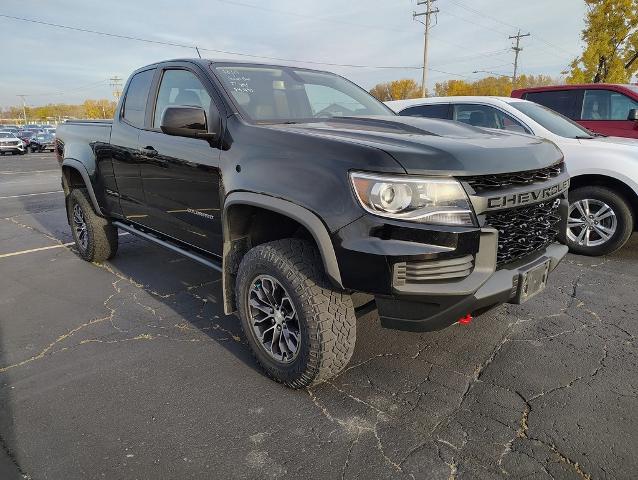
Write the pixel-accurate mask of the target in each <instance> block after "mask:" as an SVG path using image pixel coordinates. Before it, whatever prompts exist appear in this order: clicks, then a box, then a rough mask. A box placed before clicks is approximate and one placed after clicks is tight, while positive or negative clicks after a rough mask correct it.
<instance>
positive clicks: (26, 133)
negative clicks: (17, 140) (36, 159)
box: [19, 130, 34, 138]
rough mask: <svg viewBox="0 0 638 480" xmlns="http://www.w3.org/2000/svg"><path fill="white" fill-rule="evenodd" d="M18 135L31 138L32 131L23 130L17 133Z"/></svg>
mask: <svg viewBox="0 0 638 480" xmlns="http://www.w3.org/2000/svg"><path fill="white" fill-rule="evenodd" d="M19 135H20V136H22V137H26V138H31V137H33V135H34V133H33V132H30V131H28V130H23V131H22V132H20V133H19Z"/></svg>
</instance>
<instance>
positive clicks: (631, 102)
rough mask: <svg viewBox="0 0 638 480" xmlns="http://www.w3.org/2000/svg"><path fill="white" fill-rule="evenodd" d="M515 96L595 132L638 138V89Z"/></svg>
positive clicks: (601, 87)
mask: <svg viewBox="0 0 638 480" xmlns="http://www.w3.org/2000/svg"><path fill="white" fill-rule="evenodd" d="M512 97H514V98H522V99H524V100H530V101H532V102H536V103H540V104H541V105H545V106H546V107H548V108H551V109H552V110H555V111H557V112H558V113H560V114H562V115H565V116H566V117H568V118H570V119H572V120H574V121H576V122H578V123H579V124H581V125H582V126H583V127H585V128H587V129H589V130H591V131H592V132H596V133H600V134H602V135H610V136H616V137H629V138H638V86H636V85H615V84H608V83H594V84H586V85H559V86H555V87H537V88H524V89H520V90H514V91H513V92H512Z"/></svg>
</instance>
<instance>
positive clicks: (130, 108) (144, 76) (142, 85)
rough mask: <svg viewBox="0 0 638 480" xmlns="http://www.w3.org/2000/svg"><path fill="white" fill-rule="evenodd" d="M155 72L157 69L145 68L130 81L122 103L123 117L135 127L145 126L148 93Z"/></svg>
mask: <svg viewBox="0 0 638 480" xmlns="http://www.w3.org/2000/svg"><path fill="white" fill-rule="evenodd" d="M154 74H155V69H151V70H144V71H143V72H139V73H136V74H135V75H133V77H132V78H131V81H130V82H129V85H128V88H127V90H126V96H125V97H124V103H123V104H122V118H123V119H124V120H125V121H126V123H128V124H130V125H132V126H134V127H137V128H144V119H145V117H146V104H147V101H148V93H149V91H150V89H151V82H152V81H153V75H154Z"/></svg>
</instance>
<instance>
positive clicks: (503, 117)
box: [386, 97, 638, 255]
mask: <svg viewBox="0 0 638 480" xmlns="http://www.w3.org/2000/svg"><path fill="white" fill-rule="evenodd" d="M386 104H387V105H388V106H389V107H390V108H392V109H393V110H394V111H395V112H397V113H398V114H400V115H408V116H415V117H427V118H440V119H444V120H456V121H459V122H463V123H466V124H470V125H473V126H475V127H481V128H495V129H500V130H507V131H510V132H517V133H526V134H531V135H536V136H539V137H542V138H546V139H549V140H551V141H553V142H554V143H555V144H556V145H558V146H559V147H560V149H561V150H562V151H563V153H564V155H565V161H566V162H567V169H568V170H569V173H570V175H571V187H570V192H569V200H570V206H569V219H568V225H567V232H566V241H567V244H568V245H569V247H570V249H571V250H572V251H573V252H575V253H580V254H585V255H605V254H607V253H611V252H613V251H615V250H617V249H619V248H620V247H622V246H623V245H624V244H625V242H627V240H628V239H629V237H630V236H631V234H632V232H633V231H634V227H635V225H636V222H635V219H636V217H637V215H638V140H634V139H629V138H620V137H603V136H598V135H596V134H593V133H592V132H590V131H588V130H586V129H584V128H583V127H581V126H580V125H578V124H577V123H575V122H572V121H571V120H569V119H568V118H566V117H563V116H562V115H560V114H558V113H556V112H554V111H553V110H550V109H548V108H546V107H543V106H541V105H539V104H537V103H533V102H528V101H525V100H520V99H517V98H509V97H437V98H419V99H413V100H398V101H393V102H386Z"/></svg>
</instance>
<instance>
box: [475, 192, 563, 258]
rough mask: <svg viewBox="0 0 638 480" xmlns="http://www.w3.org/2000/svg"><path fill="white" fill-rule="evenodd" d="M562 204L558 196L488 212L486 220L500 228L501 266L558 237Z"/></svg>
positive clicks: (499, 248)
mask: <svg viewBox="0 0 638 480" xmlns="http://www.w3.org/2000/svg"><path fill="white" fill-rule="evenodd" d="M559 208H560V202H559V201H558V199H552V200H549V201H547V202H543V203H537V204H535V205H530V206H525V207H518V208H512V209H509V210H500V211H498V212H490V213H487V214H486V224H488V225H490V226H491V227H493V228H495V229H497V230H498V251H497V254H496V266H497V268H498V267H501V266H503V265H505V264H507V263H510V262H514V261H516V260H518V259H520V258H523V257H525V256H526V255H529V254H530V253H533V252H535V251H536V250H539V249H541V248H544V247H546V246H547V245H548V244H550V243H552V242H553V241H555V239H556V237H557V235H558V233H559V229H560V220H561V217H560V213H559Z"/></svg>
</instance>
